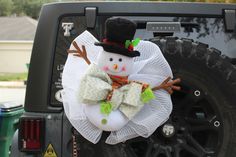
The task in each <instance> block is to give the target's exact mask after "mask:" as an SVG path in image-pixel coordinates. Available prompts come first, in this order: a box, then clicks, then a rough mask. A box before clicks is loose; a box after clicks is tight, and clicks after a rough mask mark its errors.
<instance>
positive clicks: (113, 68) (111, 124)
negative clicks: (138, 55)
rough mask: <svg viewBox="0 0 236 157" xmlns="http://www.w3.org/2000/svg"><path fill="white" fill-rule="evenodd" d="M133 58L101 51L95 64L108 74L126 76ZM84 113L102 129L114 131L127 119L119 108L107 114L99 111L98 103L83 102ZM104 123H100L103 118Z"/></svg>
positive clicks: (129, 71) (124, 123)
mask: <svg viewBox="0 0 236 157" xmlns="http://www.w3.org/2000/svg"><path fill="white" fill-rule="evenodd" d="M133 65H134V60H133V58H130V57H127V56H123V55H120V54H116V53H110V52H106V51H103V52H101V53H100V54H99V56H98V59H97V66H98V68H100V69H101V70H103V71H104V72H106V73H107V74H108V75H112V76H115V77H128V76H129V75H130V74H131V73H132V70H133ZM84 110H85V114H86V116H87V118H88V119H89V121H90V122H91V123H92V124H93V125H95V126H96V127H97V128H100V129H102V130H104V131H116V130H120V129H121V128H122V127H124V126H125V125H126V124H127V123H128V121H129V119H128V118H127V117H126V116H125V115H124V114H123V113H122V112H121V111H120V110H119V109H115V110H112V111H111V113H110V114H109V115H104V114H102V113H101V109H100V104H95V105H90V104H85V108H84ZM104 119H105V120H106V123H105V124H104V123H102V121H103V120H104Z"/></svg>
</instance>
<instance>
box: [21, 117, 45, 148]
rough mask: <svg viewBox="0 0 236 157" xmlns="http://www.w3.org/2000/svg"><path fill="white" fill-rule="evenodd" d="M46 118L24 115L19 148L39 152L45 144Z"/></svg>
mask: <svg viewBox="0 0 236 157" xmlns="http://www.w3.org/2000/svg"><path fill="white" fill-rule="evenodd" d="M44 133H45V124H44V118H38V117H37V118H36V117H22V118H20V126H19V149H20V151H23V152H29V151H30V152H39V151H42V149H43V146H44Z"/></svg>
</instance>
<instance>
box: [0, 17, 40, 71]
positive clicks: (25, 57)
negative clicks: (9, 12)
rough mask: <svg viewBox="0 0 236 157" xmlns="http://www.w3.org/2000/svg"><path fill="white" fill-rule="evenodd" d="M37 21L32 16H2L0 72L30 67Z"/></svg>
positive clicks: (0, 24)
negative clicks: (27, 65)
mask: <svg viewBox="0 0 236 157" xmlns="http://www.w3.org/2000/svg"><path fill="white" fill-rule="evenodd" d="M37 23H38V22H37V21H36V20H34V19H32V18H30V17H26V16H23V17H14V16H13V17H0V73H23V72H27V71H28V69H27V67H26V64H27V63H29V62H30V56H31V50H32V46H33V40H34V35H35V31H36V27H37Z"/></svg>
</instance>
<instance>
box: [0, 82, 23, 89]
mask: <svg viewBox="0 0 236 157" xmlns="http://www.w3.org/2000/svg"><path fill="white" fill-rule="evenodd" d="M25 87H26V85H25V84H24V81H0V88H25Z"/></svg>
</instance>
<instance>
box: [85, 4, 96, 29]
mask: <svg viewBox="0 0 236 157" xmlns="http://www.w3.org/2000/svg"><path fill="white" fill-rule="evenodd" d="M85 18H86V26H87V28H90V29H91V28H94V27H95V25H96V18H97V8H96V7H86V8H85Z"/></svg>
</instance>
